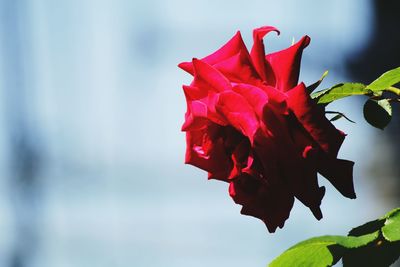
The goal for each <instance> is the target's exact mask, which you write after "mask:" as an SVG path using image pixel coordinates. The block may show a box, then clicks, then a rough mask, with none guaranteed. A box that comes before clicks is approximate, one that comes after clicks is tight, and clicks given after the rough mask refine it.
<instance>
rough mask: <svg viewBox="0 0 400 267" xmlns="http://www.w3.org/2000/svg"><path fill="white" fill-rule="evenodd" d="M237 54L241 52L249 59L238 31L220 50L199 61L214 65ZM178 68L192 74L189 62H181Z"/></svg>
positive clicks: (192, 70) (191, 65) (191, 66)
mask: <svg viewBox="0 0 400 267" xmlns="http://www.w3.org/2000/svg"><path fill="white" fill-rule="evenodd" d="M239 52H242V53H243V54H244V55H246V56H247V57H248V58H250V55H249V52H248V51H247V48H246V45H245V44H244V42H243V39H242V35H241V34H240V31H238V32H237V33H236V34H235V35H234V36H233V37H232V39H230V40H229V41H228V42H227V43H226V44H225V45H223V46H222V47H221V48H220V49H218V50H217V51H215V52H214V53H212V54H211V55H209V56H206V57H204V58H202V59H201V60H202V61H203V62H205V63H207V64H209V65H214V64H216V63H218V62H221V61H224V60H225V59H227V58H230V57H232V56H234V55H236V54H238V53H239ZM178 67H180V68H181V69H183V70H184V71H186V72H188V73H190V74H192V75H193V74H194V69H193V64H192V63H191V62H182V63H180V64H179V65H178Z"/></svg>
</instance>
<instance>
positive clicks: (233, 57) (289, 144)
mask: <svg viewBox="0 0 400 267" xmlns="http://www.w3.org/2000/svg"><path fill="white" fill-rule="evenodd" d="M271 31H276V32H277V33H278V34H279V31H278V30H277V29H276V28H274V27H261V28H258V29H255V30H254V32H253V39H254V45H253V47H252V49H251V52H250V53H249V52H248V50H247V48H246V46H245V45H244V43H243V40H242V37H241V35H240V32H238V33H237V34H236V35H235V36H234V37H233V38H232V39H231V40H230V41H229V42H228V43H226V44H225V45H224V46H222V47H221V48H220V49H219V50H217V51H216V52H214V53H213V54H211V55H209V56H207V57H205V58H203V59H193V60H192V62H184V63H181V64H179V67H180V68H182V69H184V70H185V71H187V72H189V73H190V74H192V75H193V76H194V80H193V82H192V83H191V85H189V86H183V90H184V93H185V96H186V101H187V112H186V115H185V123H184V124H183V126H182V130H183V131H185V132H186V142H187V150H186V163H189V164H192V165H194V166H196V167H199V168H201V169H203V170H205V171H207V172H208V177H209V178H210V179H218V180H222V181H225V182H228V183H229V194H230V195H231V197H232V198H233V200H234V201H235V202H236V203H237V204H240V205H242V206H243V208H242V210H241V213H242V214H246V215H251V216H255V217H257V218H260V219H261V220H263V222H264V223H265V224H266V226H267V228H268V230H269V231H270V232H274V231H275V230H276V228H277V227H278V226H279V227H281V228H282V227H283V225H284V222H285V220H286V219H287V218H288V217H289V213H290V210H291V209H292V206H293V202H294V198H295V197H296V198H297V199H298V200H300V201H301V202H302V203H303V204H304V205H306V206H307V207H309V208H310V210H311V211H312V213H313V214H314V216H315V217H316V218H317V219H321V218H322V213H321V210H320V204H321V200H322V198H323V196H324V193H325V188H324V187H320V186H319V185H318V180H317V173H318V172H319V173H320V174H322V175H323V176H324V177H325V178H327V179H328V180H329V181H330V182H331V183H332V184H333V185H334V186H335V187H336V188H337V189H338V190H339V191H340V192H341V193H342V194H343V195H344V196H346V197H349V198H355V193H354V188H353V177H352V171H353V164H354V163H353V162H351V161H347V160H341V159H337V153H338V151H339V148H340V146H341V144H342V142H343V140H344V137H345V134H344V133H343V132H341V131H339V130H337V129H336V128H335V127H334V126H333V125H332V124H331V123H330V121H329V120H327V119H326V117H325V114H324V108H323V107H321V106H318V105H317V104H316V103H315V101H313V100H312V99H311V98H310V96H309V94H308V92H307V89H306V86H305V85H304V84H303V83H300V84H298V77H299V71H300V61H301V55H302V52H303V49H304V48H305V47H307V45H308V44H309V42H310V38H309V37H308V36H304V37H303V38H302V39H301V40H300V41H299V42H297V43H296V44H294V45H292V46H291V47H289V48H287V49H284V50H281V51H278V52H275V53H272V54H268V55H265V52H264V44H263V41H262V38H263V37H264V36H265V35H266V34H267V33H269V32H271Z"/></svg>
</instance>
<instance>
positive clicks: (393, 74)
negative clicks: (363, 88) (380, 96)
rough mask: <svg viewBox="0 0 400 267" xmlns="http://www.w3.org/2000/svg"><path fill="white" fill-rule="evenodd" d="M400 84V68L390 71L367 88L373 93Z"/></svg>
mask: <svg viewBox="0 0 400 267" xmlns="http://www.w3.org/2000/svg"><path fill="white" fill-rule="evenodd" d="M399 82H400V67H398V68H395V69H392V70H389V71H387V72H385V73H384V74H382V75H381V76H380V77H379V78H378V79H376V80H375V81H373V82H372V83H371V84H370V85H368V86H367V89H370V90H372V91H382V90H385V89H387V88H389V87H390V86H393V85H395V84H397V83H399Z"/></svg>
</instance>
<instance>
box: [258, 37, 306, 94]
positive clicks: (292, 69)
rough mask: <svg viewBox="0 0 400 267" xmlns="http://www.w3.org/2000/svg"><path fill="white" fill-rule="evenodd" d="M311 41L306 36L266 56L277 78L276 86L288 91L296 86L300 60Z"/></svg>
mask: <svg viewBox="0 0 400 267" xmlns="http://www.w3.org/2000/svg"><path fill="white" fill-rule="evenodd" d="M309 43H310V37H308V36H304V37H303V38H301V40H300V41H298V42H297V43H296V44H294V45H292V46H291V47H289V48H287V49H284V50H281V51H278V52H275V53H272V54H269V55H267V56H266V57H265V58H266V60H267V62H268V63H269V64H270V65H271V67H272V69H273V72H274V74H275V78H276V87H277V88H278V89H279V90H281V91H283V92H286V91H288V90H290V89H291V88H293V87H294V86H296V84H297V82H298V79H299V74H300V61H301V55H302V53H303V49H304V48H306V47H307V46H308V44H309Z"/></svg>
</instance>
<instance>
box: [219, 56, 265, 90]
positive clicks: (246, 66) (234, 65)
mask: <svg viewBox="0 0 400 267" xmlns="http://www.w3.org/2000/svg"><path fill="white" fill-rule="evenodd" d="M213 66H214V67H215V68H216V69H217V70H219V71H220V72H221V73H222V74H224V75H225V77H227V78H228V79H229V80H230V81H231V82H236V83H249V84H253V85H258V84H261V83H262V81H261V79H260V76H259V75H258V73H257V71H256V70H255V69H254V66H253V65H252V63H251V61H250V59H249V57H248V55H246V54H245V53H243V52H239V53H237V54H235V55H234V56H232V57H229V58H227V59H225V60H223V61H220V62H218V63H215V64H214V65H213Z"/></svg>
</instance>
